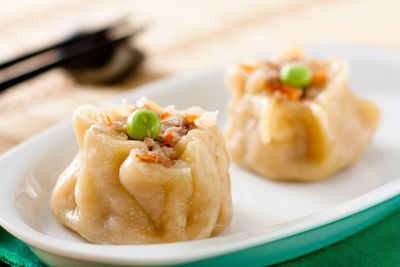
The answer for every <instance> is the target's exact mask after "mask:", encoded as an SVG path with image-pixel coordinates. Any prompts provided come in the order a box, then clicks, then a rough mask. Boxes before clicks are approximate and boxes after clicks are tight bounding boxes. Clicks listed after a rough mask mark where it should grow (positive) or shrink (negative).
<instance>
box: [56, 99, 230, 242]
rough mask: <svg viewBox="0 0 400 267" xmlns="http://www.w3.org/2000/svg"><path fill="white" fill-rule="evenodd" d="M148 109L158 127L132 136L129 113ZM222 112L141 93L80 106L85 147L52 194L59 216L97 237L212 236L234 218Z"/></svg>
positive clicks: (79, 132)
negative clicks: (151, 134)
mask: <svg viewBox="0 0 400 267" xmlns="http://www.w3.org/2000/svg"><path fill="white" fill-rule="evenodd" d="M137 109H150V110H152V111H154V112H155V113H156V114H157V116H159V118H160V120H161V130H160V133H159V135H158V136H157V137H156V138H154V139H152V138H144V140H143V141H140V140H131V139H130V138H129V135H128V134H127V126H126V124H127V118H128V116H129V115H130V114H131V113H132V112H133V111H135V110H137ZM215 116H216V114H215V113H211V112H205V111H203V110H202V109H200V108H197V107H193V108H190V109H187V110H184V111H178V110H175V109H174V107H172V106H171V107H167V108H165V109H163V108H161V107H159V106H158V105H157V104H155V103H153V102H150V101H147V100H142V101H140V102H138V103H137V105H131V104H123V105H121V106H109V107H106V108H103V109H97V108H95V107H93V106H89V105H86V106H82V107H79V108H77V109H76V110H75V112H74V115H73V126H74V130H75V134H76V138H77V140H78V143H79V148H80V149H79V153H78V154H77V156H76V157H75V159H74V160H73V162H72V163H71V164H70V165H69V166H68V168H67V169H66V170H65V171H64V172H63V173H62V174H61V176H60V177H59V179H58V181H57V184H56V186H55V188H54V191H53V194H52V197H51V209H52V211H53V214H54V216H55V217H56V218H57V219H58V220H59V221H60V222H61V223H63V224H64V225H66V226H68V227H69V228H71V229H72V230H74V231H76V232H78V233H79V234H80V235H81V236H82V237H84V238H85V239H87V240H88V241H90V242H93V243H109V244H139V243H162V242H175V241H184V240H194V239H202V238H207V237H210V236H213V235H216V234H218V233H219V232H221V231H222V230H223V229H224V228H225V227H226V226H227V225H228V224H229V223H230V221H231V219H232V201H231V192H230V178H229V173H228V168H229V159H228V155H227V152H226V149H225V143H224V139H223V136H222V134H221V132H220V131H219V129H218V128H217V126H216V119H215Z"/></svg>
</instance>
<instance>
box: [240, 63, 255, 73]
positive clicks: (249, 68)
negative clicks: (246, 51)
mask: <svg viewBox="0 0 400 267" xmlns="http://www.w3.org/2000/svg"><path fill="white" fill-rule="evenodd" d="M239 67H240V68H241V69H244V70H247V71H254V70H255V69H256V67H254V66H250V65H245V64H240V65H239Z"/></svg>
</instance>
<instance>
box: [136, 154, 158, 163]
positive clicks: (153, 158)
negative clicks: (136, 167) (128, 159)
mask: <svg viewBox="0 0 400 267" xmlns="http://www.w3.org/2000/svg"><path fill="white" fill-rule="evenodd" d="M136 157H137V158H138V159H140V160H143V161H148V162H154V163H157V162H158V157H157V156H155V155H150V154H136Z"/></svg>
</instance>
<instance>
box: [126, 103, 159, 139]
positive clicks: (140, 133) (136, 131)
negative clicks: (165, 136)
mask: <svg viewBox="0 0 400 267" xmlns="http://www.w3.org/2000/svg"><path fill="white" fill-rule="evenodd" d="M126 129H127V131H128V135H129V136H130V138H132V139H135V140H143V139H145V138H146V137H150V138H153V139H154V138H156V137H157V136H158V134H159V133H160V129H161V121H160V118H159V117H158V115H157V114H156V113H155V112H154V111H152V110H149V109H138V110H136V111H135V112H133V113H132V114H131V115H130V116H129V117H128V121H127V124H126Z"/></svg>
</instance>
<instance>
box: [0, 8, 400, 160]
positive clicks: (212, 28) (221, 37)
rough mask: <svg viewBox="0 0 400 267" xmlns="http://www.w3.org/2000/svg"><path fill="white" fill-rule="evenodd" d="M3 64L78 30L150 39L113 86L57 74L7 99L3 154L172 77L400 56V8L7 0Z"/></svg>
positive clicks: (0, 19)
mask: <svg viewBox="0 0 400 267" xmlns="http://www.w3.org/2000/svg"><path fill="white" fill-rule="evenodd" d="M1 4H2V8H1V10H0V62H3V61H6V60H9V59H12V58H15V57H17V56H20V55H22V54H24V53H29V52H32V51H34V50H37V49H40V48H42V47H44V46H46V45H49V44H53V43H57V42H59V41H60V40H63V39H65V37H66V36H69V35H70V34H72V33H74V32H76V31H78V30H85V29H86V30H93V29H98V28H101V27H104V26H107V25H109V24H113V23H115V21H118V20H119V19H121V18H125V19H126V21H127V23H128V24H130V25H134V26H142V25H143V26H144V31H143V32H141V33H140V34H138V35H137V36H135V37H134V38H132V39H131V41H130V45H132V46H135V47H137V48H138V49H139V50H140V51H142V52H143V53H144V54H145V60H144V61H143V63H142V64H141V66H140V68H139V69H137V70H136V71H135V73H133V72H132V73H131V74H129V75H128V76H127V78H126V79H124V80H122V81H120V82H118V83H112V84H105V85H104V84H96V85H93V84H89V83H78V82H76V80H75V79H74V78H73V76H72V75H71V73H70V72H67V71H65V70H64V69H61V68H54V69H51V70H50V71H48V72H45V73H44V74H42V75H39V76H37V77H35V78H33V79H30V80H28V81H26V82H22V83H19V84H18V85H16V86H13V87H11V88H9V89H8V90H5V91H3V92H0V154H1V153H4V152H5V151H6V150H8V149H10V148H11V147H13V146H15V145H16V144H18V143H19V142H21V141H23V140H24V139H26V138H28V137H31V136H32V135H34V134H35V133H37V132H39V131H41V130H43V129H45V128H47V127H49V126H51V125H53V124H55V123H57V122H58V121H60V120H63V119H65V118H69V117H70V116H71V112H72V110H73V109H74V108H75V107H76V106H78V105H81V104H86V103H93V104H96V103H101V102H104V101H107V100H110V99H111V98H113V97H116V96H118V95H119V94H121V93H124V92H126V91H127V90H129V89H131V88H134V87H136V86H139V85H141V84H144V83H148V82H151V81H154V80H157V79H161V78H163V77H167V76H170V75H176V74H182V73H185V72H191V71H195V70H201V69H205V68H207V67H212V66H214V65H221V64H224V63H228V62H232V61H235V60H236V59H238V58H243V57H249V56H254V55H268V54H271V53H276V52H279V51H282V50H284V49H285V48H288V47H292V46H310V45H318V44H342V43H346V44H347V43H349V44H356V45H364V46H373V47H381V48H385V49H391V50H397V51H400V34H398V32H399V28H400V16H399V11H400V2H399V1H396V0H352V1H349V0H301V1H300V0H267V1H261V0H260V1H257V0H246V1H245V0H230V1H227V0H223V1H215V0H201V1H184V0H169V1H161V0H157V1H145V0H132V1H128V0H114V1H110V0H58V1H53V0H35V1H31V0H18V1H11V0H2V1H1Z"/></svg>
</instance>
